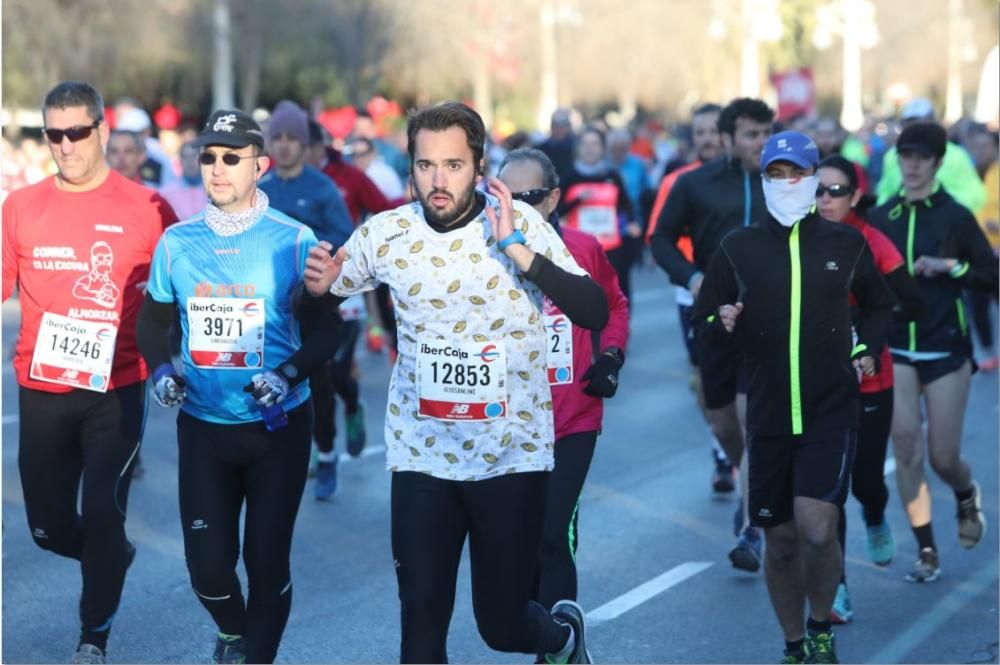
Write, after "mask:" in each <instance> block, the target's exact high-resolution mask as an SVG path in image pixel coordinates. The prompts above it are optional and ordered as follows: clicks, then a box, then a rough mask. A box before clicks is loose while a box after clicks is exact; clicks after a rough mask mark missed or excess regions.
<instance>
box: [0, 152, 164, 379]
mask: <svg viewBox="0 0 1000 665" xmlns="http://www.w3.org/2000/svg"><path fill="white" fill-rule="evenodd" d="M175 221H177V217H176V215H175V214H174V211H173V210H172V209H171V208H170V205H169V204H168V203H167V202H166V201H165V200H164V199H163V198H162V197H161V196H160V195H159V194H157V193H156V192H154V191H153V190H151V189H148V188H146V187H143V186H142V185H139V184H136V183H134V182H131V181H129V180H127V179H125V178H124V177H122V176H121V175H119V174H118V173H117V172H115V171H111V172H110V173H109V174H108V178H107V180H105V181H104V183H102V184H101V185H100V186H99V187H97V188H96V189H93V190H90V191H87V192H65V191H63V190H61V189H59V188H58V187H57V186H56V184H55V177H50V178H46V179H45V180H43V181H41V182H39V183H37V184H35V185H31V186H29V187H25V188H23V189H19V190H17V191H14V192H11V194H10V196H8V197H7V199H6V200H5V201H4V203H3V299H4V300H7V298H9V297H10V296H11V294H13V292H14V288H15V287H17V288H18V290H19V298H20V301H21V333H20V335H19V336H18V339H17V348H16V351H15V355H14V369H15V371H16V372H17V382H18V383H19V384H20V385H22V386H24V387H26V388H32V389H35V390H42V391H45V392H49V393H66V392H69V391H71V390H74V388H73V387H71V386H68V385H63V384H59V383H51V382H48V381H40V380H36V379H33V378H31V376H30V371H29V370H30V364H31V359H32V355H33V353H34V352H35V342H36V339H37V337H38V329H39V325H40V323H41V321H42V316H43V314H45V313H46V312H48V313H50V314H57V315H61V316H66V317H69V318H72V319H82V320H87V321H96V322H100V323H106V324H110V325H113V326H116V327H117V328H118V335H117V340H116V342H115V354H114V357H113V360H112V365H111V376H110V381H109V384H108V389H109V390H113V389H114V388H116V387H121V386H127V385H129V384H132V383H136V382H138V381H142V380H143V379H145V378H146V375H147V370H146V365H145V363H144V362H143V360H142V358H141V356H140V355H139V348H138V345H137V343H136V336H135V325H136V317H137V315H138V313H139V306H140V305H141V304H142V299H143V297H144V290H145V284H146V280H147V279H148V277H149V263H150V261H151V259H152V258H153V249H154V248H155V247H156V241H157V240H159V238H160V235H161V234H162V233H163V229H164V228H166V227H167V226H168V225H170V224H172V223H174V222H175Z"/></svg>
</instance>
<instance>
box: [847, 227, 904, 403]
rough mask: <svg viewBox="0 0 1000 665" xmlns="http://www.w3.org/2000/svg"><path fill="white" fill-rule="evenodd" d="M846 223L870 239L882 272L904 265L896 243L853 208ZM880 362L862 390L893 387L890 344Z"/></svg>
mask: <svg viewBox="0 0 1000 665" xmlns="http://www.w3.org/2000/svg"><path fill="white" fill-rule="evenodd" d="M844 223H845V224H849V225H850V226H853V227H854V228H856V229H857V230H858V231H860V232H861V235H863V236H864V237H865V240H867V241H868V247H869V248H870V249H871V250H872V255H873V256H874V257H875V266H876V267H877V268H878V270H879V272H880V273H882V274H883V275H888V274H889V273H891V272H892V271H893V270H896V269H897V268H899V267H900V266H901V265H903V255H902V254H900V253H899V250H898V249H896V245H894V244H893V242H892V241H891V240H889V238H888V237H886V235H885V234H884V233H882V232H881V231H879V230H878V229H876V228H875V227H874V226H872V225H871V224H869V223H868V222H866V221H865V220H863V219H861V218H860V217H858V216H857V215H855V214H854V211H853V210H852V211H851V212H850V214H848V215H847V217H846V218H845V219H844ZM851 304H852V305H853V304H854V296H853V295H851ZM880 362H881V364H882V367H881V369H880V370H879V373H878V374H876V375H875V376H862V377H861V392H863V393H879V392H882V391H883V390H888V389H889V388H892V382H893V375H892V355H891V354H890V353H889V345H888V344H886V345H885V346H884V347H882V356H881V359H880Z"/></svg>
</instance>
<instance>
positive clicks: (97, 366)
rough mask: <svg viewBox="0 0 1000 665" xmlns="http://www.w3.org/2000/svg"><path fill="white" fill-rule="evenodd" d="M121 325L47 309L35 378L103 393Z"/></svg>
mask: <svg viewBox="0 0 1000 665" xmlns="http://www.w3.org/2000/svg"><path fill="white" fill-rule="evenodd" d="M117 336H118V329H117V328H116V327H115V326H112V325H108V324H107V323H98V322H96V321H82V320H80V319H71V318H69V317H68V316H61V315H59V314H52V313H50V312H46V313H45V314H44V315H43V316H42V322H41V324H40V325H39V327H38V337H37V338H36V340H35V354H34V356H32V358H31V378H33V379H36V380H38V381H47V382H49V383H60V384H62V385H64V386H73V387H74V388H83V389H85V390H93V391H95V392H99V393H103V392H106V391H107V389H108V380H109V378H110V376H111V363H112V360H114V355H115V338H116V337H117Z"/></svg>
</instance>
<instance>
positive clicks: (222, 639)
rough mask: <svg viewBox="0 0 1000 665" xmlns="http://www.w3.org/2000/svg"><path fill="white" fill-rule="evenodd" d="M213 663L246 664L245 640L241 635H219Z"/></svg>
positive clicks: (216, 639)
mask: <svg viewBox="0 0 1000 665" xmlns="http://www.w3.org/2000/svg"><path fill="white" fill-rule="evenodd" d="M212 662H213V663H245V662H247V655H246V653H245V652H244V649H243V638H242V637H241V636H239V635H222V634H220V635H218V636H217V637H216V638H215V653H214V654H212Z"/></svg>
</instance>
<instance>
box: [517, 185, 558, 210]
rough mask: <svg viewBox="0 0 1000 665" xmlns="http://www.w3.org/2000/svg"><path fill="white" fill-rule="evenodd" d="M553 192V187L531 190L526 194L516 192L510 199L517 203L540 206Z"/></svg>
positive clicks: (525, 192)
mask: <svg viewBox="0 0 1000 665" xmlns="http://www.w3.org/2000/svg"><path fill="white" fill-rule="evenodd" d="M551 191H552V188H551V187H541V188H539V189H529V190H527V191H524V192H515V193H513V194H511V195H510V197H511V198H512V199H514V200H516V201H524V202H525V203H527V204H528V205H530V206H533V205H538V204H539V203H541V202H542V201H543V200H544V199H545V197H546V196H548V195H549V193H550V192H551Z"/></svg>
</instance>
